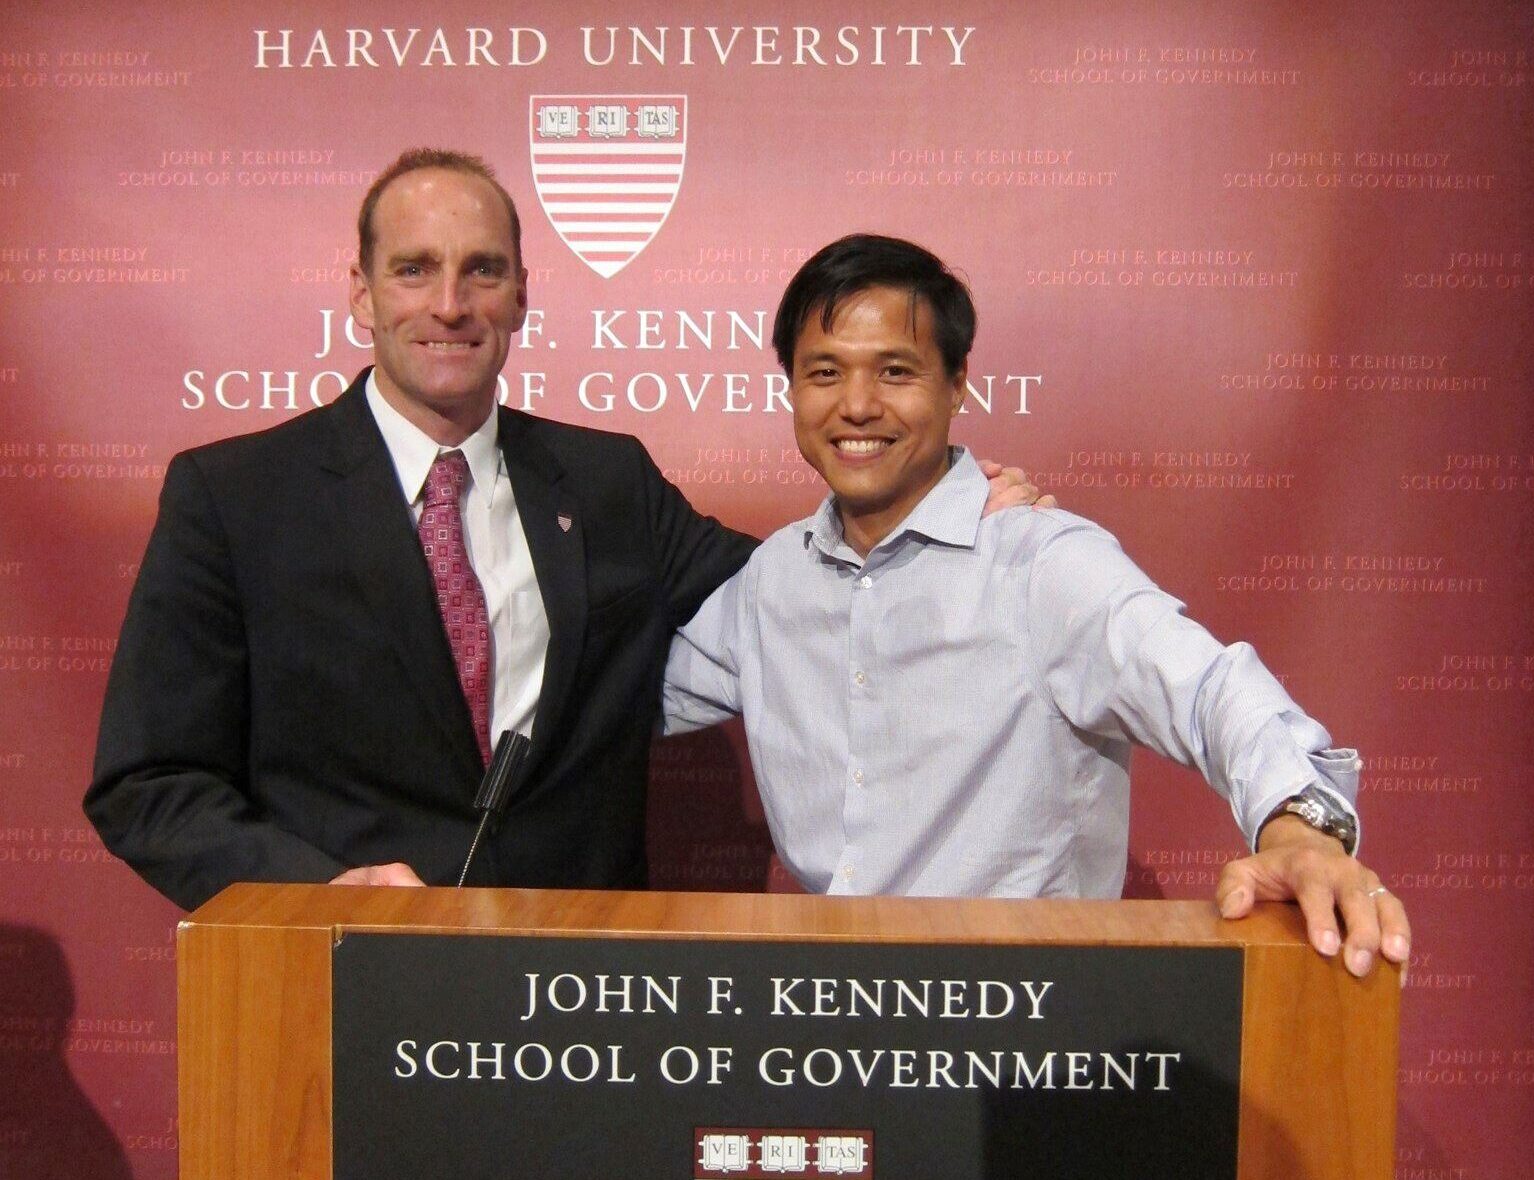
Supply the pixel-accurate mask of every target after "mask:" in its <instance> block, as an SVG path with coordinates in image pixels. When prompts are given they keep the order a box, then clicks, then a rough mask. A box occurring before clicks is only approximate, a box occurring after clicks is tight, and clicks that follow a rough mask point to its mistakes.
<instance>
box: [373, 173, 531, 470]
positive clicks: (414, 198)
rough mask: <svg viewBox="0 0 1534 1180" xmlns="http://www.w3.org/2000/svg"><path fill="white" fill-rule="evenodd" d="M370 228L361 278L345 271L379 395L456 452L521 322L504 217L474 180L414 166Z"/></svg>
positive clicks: (523, 288) (489, 397)
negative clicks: (368, 334)
mask: <svg viewBox="0 0 1534 1180" xmlns="http://www.w3.org/2000/svg"><path fill="white" fill-rule="evenodd" d="M373 231H374V237H375V243H374V249H373V256H372V263H371V266H370V267H369V271H368V272H364V271H363V270H362V269H361V267H360V266H353V267H352V274H351V307H352V315H353V316H354V317H355V318H356V321H357V323H358V324H360V325H361V326H362V327H364V328H368V329H370V330H371V331H372V333H373V351H374V360H375V362H376V365H377V367H376V369H375V370H374V377H375V379H376V380H377V382H378V391H379V393H381V394H382V395H383V397H384V400H386V401H387V402H388V403H389V404H390V405H391V406H393V407H394V408H395V409H396V410H398V411H399V412H400V413H401V414H403V415H404V416H405V418H406V419H408V420H409V421H411V422H413V423H414V424H415V425H416V426H418V427H420V429H421V430H423V431H425V433H426V434H428V435H430V436H431V437H432V438H433V439H434V440H435V441H437V442H438V443H441V444H442V445H444V446H456V445H457V444H458V443H460V442H462V441H463V440H464V439H465V438H467V437H468V436H469V435H470V434H472V433H473V432H474V430H475V429H477V428H478V427H479V425H480V424H481V423H482V422H484V420H485V418H486V417H487V416H488V415H489V413H490V408H491V406H492V405H493V404H494V402H495V379H496V377H497V375H498V374H499V373H500V371H501V366H502V365H503V364H505V363H506V353H507V350H508V349H509V348H510V347H511V338H512V335H513V334H514V333H515V332H516V331H517V330H518V329H519V328H521V326H522V321H523V319H524V318H525V317H526V315H527V272H526V271H525V270H523V269H522V265H521V259H519V258H518V257H517V250H516V245H515V244H514V241H513V238H512V228H511V216H510V214H509V213H508V211H507V209H506V205H505V203H504V202H503V201H502V199H501V197H500V196H499V194H498V193H497V192H496V190H495V189H494V188H493V187H492V186H491V185H490V184H489V183H488V182H487V181H485V180H483V179H481V178H480V177H478V176H473V175H470V174H467V173H463V172H455V171H451V170H448V169H443V168H422V169H418V170H416V171H414V172H408V173H406V174H405V175H404V176H401V177H400V178H399V179H398V180H396V181H394V182H393V183H391V184H390V185H389V186H388V187H387V188H386V189H384V191H383V193H382V195H381V196H380V197H379V199H378V204H377V207H376V208H375V209H374V211H373Z"/></svg>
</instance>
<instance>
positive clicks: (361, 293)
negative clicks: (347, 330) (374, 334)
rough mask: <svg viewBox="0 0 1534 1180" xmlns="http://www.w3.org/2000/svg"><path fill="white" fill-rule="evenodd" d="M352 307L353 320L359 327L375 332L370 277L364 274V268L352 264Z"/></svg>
mask: <svg viewBox="0 0 1534 1180" xmlns="http://www.w3.org/2000/svg"><path fill="white" fill-rule="evenodd" d="M351 305H352V319H354V320H356V321H357V326H358V327H361V328H366V329H367V330H368V331H369V332H371V331H372V330H373V289H372V288H371V287H369V286H368V277H367V275H365V274H363V273H362V267H360V266H359V265H357V263H355V262H354V263H352V269H351Z"/></svg>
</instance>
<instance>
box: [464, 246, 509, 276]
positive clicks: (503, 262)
mask: <svg viewBox="0 0 1534 1180" xmlns="http://www.w3.org/2000/svg"><path fill="white" fill-rule="evenodd" d="M463 265H464V267H465V268H466V269H472V268H473V267H476V266H493V267H495V268H496V269H497V270H498V271H500V272H501V273H503V274H504V273H506V272H508V271H510V270H511V258H510V256H509V255H506V254H503V253H501V252H500V251H499V250H479V251H476V252H475V253H473V254H470V255H469V256H468V257H467V258H465V259H464V260H463Z"/></svg>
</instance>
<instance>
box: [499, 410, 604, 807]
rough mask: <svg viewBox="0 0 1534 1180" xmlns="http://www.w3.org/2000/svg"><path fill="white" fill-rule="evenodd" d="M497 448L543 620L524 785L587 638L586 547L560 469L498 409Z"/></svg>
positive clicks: (556, 720) (555, 723)
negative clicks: (544, 638) (543, 646)
mask: <svg viewBox="0 0 1534 1180" xmlns="http://www.w3.org/2000/svg"><path fill="white" fill-rule="evenodd" d="M500 444H501V452H502V454H503V455H504V456H505V458H506V471H507V474H508V476H509V477H510V479H511V490H512V494H513V495H514V496H515V497H516V501H517V515H518V516H519V517H520V518H521V521H522V531H523V533H524V534H526V536H527V546H528V549H529V551H530V552H531V554H532V559H533V570H534V572H535V573H536V574H537V576H538V590H539V593H540V594H541V595H542V596H543V610H544V613H545V614H546V615H547V616H548V620H549V651H548V656H547V658H546V659H545V660H544V665H543V687H542V689H541V690H540V692H539V694H538V712H537V715H536V718H535V719H534V722H533V735H532V740H533V746H532V750H531V751H530V753H529V756H528V760H527V765H526V767H525V768H524V772H523V775H522V781H523V782H527V781H528V776H529V772H531V771H532V770H533V768H534V767H535V766H536V765H537V763H538V762H539V761H540V760H541V759H542V757H543V756H544V754H545V753H546V751H547V750H548V747H549V743H550V742H551V741H552V740H553V736H554V734H555V733H556V732H558V730H559V724H560V716H561V715H562V714H563V712H564V710H565V708H566V706H567V704H568V698H569V695H570V687H571V685H572V684H573V683H574V681H575V669H576V667H577V665H578V664H579V663H580V658H581V647H582V645H583V643H584V641H585V635H586V544H585V540H584V537H583V535H582V527H581V515H580V510H579V504H578V502H577V500H576V498H575V496H574V494H573V490H572V489H571V488H569V487H568V486H567V485H566V484H565V473H564V469H563V467H561V466H560V463H559V461H558V460H557V459H556V458H555V457H554V456H553V455H552V454H550V453H549V451H548V450H546V449H545V448H544V447H543V446H542V444H540V443H539V442H538V441H537V440H536V439H534V438H532V437H531V435H530V432H529V431H528V430H527V427H526V423H525V422H524V421H523V420H521V419H520V418H519V417H518V416H517V415H516V414H514V413H512V412H511V411H509V410H505V409H503V410H502V411H501V422H500Z"/></svg>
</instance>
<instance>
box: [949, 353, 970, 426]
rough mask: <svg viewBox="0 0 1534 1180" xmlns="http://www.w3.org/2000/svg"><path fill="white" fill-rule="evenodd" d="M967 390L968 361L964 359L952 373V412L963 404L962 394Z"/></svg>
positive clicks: (956, 410)
mask: <svg viewBox="0 0 1534 1180" xmlns="http://www.w3.org/2000/svg"><path fill="white" fill-rule="evenodd" d="M968 392H969V362H968V361H965V362H964V363H963V364H962V365H960V366H959V371H958V372H957V373H955V374H954V375H953V409H952V411H951V413H952V414H957V413H958V412H959V407H960V406H962V405H963V404H964V395H965V394H966V393H968Z"/></svg>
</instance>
